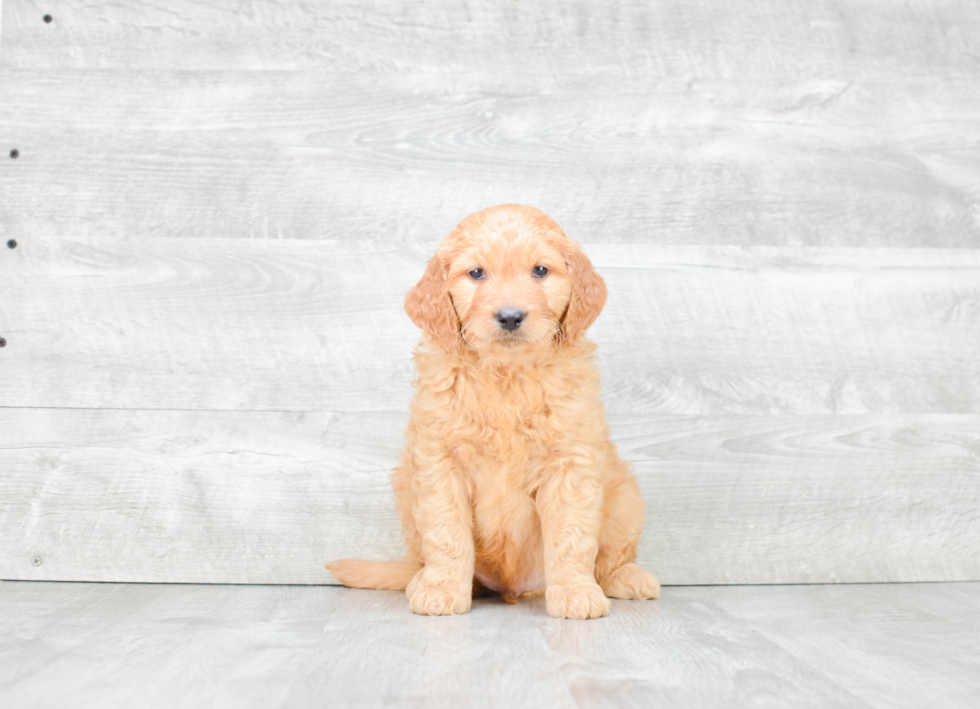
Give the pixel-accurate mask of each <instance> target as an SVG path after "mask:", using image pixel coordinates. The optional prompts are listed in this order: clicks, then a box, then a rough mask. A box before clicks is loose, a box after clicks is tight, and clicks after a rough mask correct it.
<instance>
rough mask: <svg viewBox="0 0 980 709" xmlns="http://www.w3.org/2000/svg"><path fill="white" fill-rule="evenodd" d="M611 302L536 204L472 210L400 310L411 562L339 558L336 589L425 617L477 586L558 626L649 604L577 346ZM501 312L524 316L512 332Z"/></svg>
mask: <svg viewBox="0 0 980 709" xmlns="http://www.w3.org/2000/svg"><path fill="white" fill-rule="evenodd" d="M535 267H538V272H537V274H536V273H535V270H534V269H535ZM541 268H546V269H547V273H545V274H544V275H540V271H541ZM474 269H480V271H475V270H474ZM481 271H482V273H481ZM471 274H475V275H477V276H481V275H482V278H474V275H471ZM605 300H606V287H605V283H604V282H603V280H602V278H601V277H600V276H599V275H598V274H597V273H596V272H595V269H594V268H593V267H592V264H591V263H590V262H589V260H588V258H587V257H586V256H585V254H584V253H583V252H582V250H581V248H580V247H579V246H578V244H576V243H575V242H574V241H572V240H570V239H569V238H568V237H567V236H565V233H564V232H563V231H562V230H561V228H560V227H559V226H558V225H557V224H555V222H553V221H552V220H551V219H550V218H549V217H547V216H546V215H545V214H544V213H542V212H540V211H539V210H537V209H534V208H531V207H523V206H519V205H503V206H500V207H491V208H490V209H485V210H483V211H481V212H477V213H475V214H471V215H470V216H469V217H467V218H466V219H464V220H463V221H462V222H461V223H460V224H459V226H458V227H457V228H456V230H455V231H453V232H452V234H450V235H449V237H447V238H446V239H445V240H444V241H443V242H442V243H441V244H440V245H439V247H438V249H437V250H436V255H435V256H434V257H433V259H432V260H431V261H430V263H429V265H428V267H427V269H426V272H425V274H424V275H423V277H422V280H421V281H420V282H419V283H418V285H416V286H415V288H413V289H412V290H411V291H410V292H409V294H408V296H407V297H406V302H405V308H406V310H407V312H408V314H409V316H410V317H411V318H412V320H413V321H414V322H415V323H416V324H417V325H418V326H419V327H421V328H422V330H423V331H424V333H425V334H424V336H423V339H422V343H421V345H420V347H419V349H418V350H417V352H416V355H415V364H416V369H417V373H418V379H417V381H416V384H415V386H416V390H417V393H416V396H415V400H414V401H413V403H412V407H411V418H410V421H409V424H408V428H407V430H406V432H405V434H406V439H407V445H406V447H405V451H404V452H403V454H402V457H401V462H400V464H399V465H398V467H397V468H396V469H395V471H394V473H393V474H392V481H393V483H394V488H395V496H396V498H397V500H398V508H399V511H400V512H401V518H402V528H403V531H404V534H405V540H406V546H407V554H406V560H405V561H403V562H383V563H377V562H368V561H360V560H355V559H342V560H339V561H335V562H333V563H331V564H329V565H328V567H327V568H329V569H330V570H331V571H332V572H333V574H334V575H335V576H336V577H337V578H338V579H339V580H340V581H341V582H342V583H344V584H346V585H348V586H354V587H358V588H389V589H406V593H407V596H408V600H409V604H410V606H411V608H412V610H413V611H415V612H416V613H422V614H426V615H451V614H456V613H466V612H467V611H469V609H470V604H471V598H472V594H473V590H474V579H476V581H477V582H479V584H481V585H482V586H485V587H487V588H489V589H492V590H494V591H498V592H499V593H500V594H501V595H502V596H503V597H504V599H505V600H508V601H513V600H515V599H516V598H517V597H519V596H521V595H524V594H529V593H533V592H537V591H539V590H540V589H542V588H543V589H544V593H545V599H546V606H547V610H548V613H549V614H550V615H552V616H555V617H559V618H597V617H600V616H603V615H606V614H607V612H608V610H609V602H608V600H607V597H610V598H657V597H658V595H659V591H660V584H659V583H658V582H657V579H656V578H655V577H654V576H653V575H652V574H650V573H649V572H647V571H645V570H644V569H642V568H640V567H639V566H637V565H636V564H635V563H634V561H635V559H636V546H637V541H638V539H639V536H640V528H641V525H642V523H643V499H642V497H641V496H640V491H639V488H638V486H637V484H636V480H635V479H634V478H633V476H632V474H631V473H630V471H629V469H628V467H627V465H626V464H625V463H624V462H623V461H622V460H621V459H620V458H619V456H618V455H617V454H616V449H615V447H614V446H613V445H612V444H611V443H610V442H609V432H608V429H607V427H606V420H605V414H604V411H603V407H602V404H601V403H600V401H599V373H598V370H597V368H596V366H595V363H594V361H593V353H594V350H595V346H594V345H593V344H592V343H591V342H589V341H588V340H586V339H585V337H584V332H585V330H586V328H588V326H589V325H590V324H591V323H592V322H593V321H594V320H595V318H596V317H597V316H598V314H599V312H600V311H601V309H602V307H603V305H604V304H605ZM507 308H511V309H519V310H521V311H523V312H524V313H525V317H524V320H523V321H522V322H521V324H520V327H518V328H517V329H516V330H514V331H512V332H510V331H507V330H506V329H504V328H503V327H501V324H500V322H498V319H497V313H498V312H499V311H500V310H501V309H507Z"/></svg>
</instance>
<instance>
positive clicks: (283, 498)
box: [0, 409, 980, 584]
mask: <svg viewBox="0 0 980 709" xmlns="http://www.w3.org/2000/svg"><path fill="white" fill-rule="evenodd" d="M405 422H406V417H405V415H403V414H387V415H378V414H318V413H274V412H187V411H183V412H181V411H110V410H77V409H76V410H66V409H52V410H45V409H0V431H3V441H5V442H4V443H3V444H2V445H0V466H2V469H3V470H4V475H3V476H2V477H0V499H2V500H4V504H3V505H2V506H0V529H2V530H4V533H3V535H2V537H0V539H2V542H0V578H9V579H35V580H42V579H55V580H89V581H131V580H141V581H167V582H208V583H215V582H218V583H307V584H308V583H334V582H335V581H334V580H333V579H332V577H331V576H330V575H329V573H328V572H327V571H326V570H324V569H323V564H324V563H325V562H327V561H330V560H332V559H335V558H341V557H350V556H357V557H361V558H373V559H379V560H382V559H398V558H402V557H403V553H404V546H403V542H402V537H401V530H400V524H399V521H398V518H397V513H396V511H395V505H394V501H393V499H392V493H391V488H390V485H389V482H388V475H387V473H388V470H389V469H390V468H391V467H393V466H394V465H395V463H396V462H397V456H398V452H399V450H400V448H401V445H402V435H401V430H402V428H403V427H404V424H405ZM611 424H612V435H613V440H614V441H615V442H616V443H617V444H618V445H619V447H620V451H621V453H622V454H623V456H624V457H625V458H626V459H628V460H630V461H632V463H633V467H634V469H635V471H636V474H637V477H638V478H639V480H640V484H641V488H642V490H643V494H644V497H645V499H646V501H647V518H648V520H647V523H646V525H645V529H644V536H643V538H642V540H641V545H640V560H641V562H642V563H643V564H644V565H645V566H646V567H647V568H649V569H651V570H652V571H654V572H655V573H657V575H658V576H659V577H660V578H661V580H662V581H664V582H665V583H668V584H678V583H680V584H690V583H699V584H703V583H775V582H794V583H806V582H828V581H834V582H867V581H926V580H967V579H978V578H980V554H978V551H980V518H978V516H977V509H980V417H978V416H976V415H972V416H813V417H789V416H780V417H760V416H722V417H696V418H690V417H688V418H684V417H657V416H637V415H630V416H620V417H614V418H613V419H612V422H611ZM35 557H37V558H39V559H40V564H39V565H34V564H33V563H32V560H34V559H35Z"/></svg>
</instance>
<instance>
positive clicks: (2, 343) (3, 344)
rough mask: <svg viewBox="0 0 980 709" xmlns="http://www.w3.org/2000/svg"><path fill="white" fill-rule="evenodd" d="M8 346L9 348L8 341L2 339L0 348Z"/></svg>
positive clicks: (0, 339)
mask: <svg viewBox="0 0 980 709" xmlns="http://www.w3.org/2000/svg"><path fill="white" fill-rule="evenodd" d="M6 346H7V340H6V339H5V338H3V337H0V347H6Z"/></svg>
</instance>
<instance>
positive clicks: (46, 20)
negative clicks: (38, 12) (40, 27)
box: [41, 15, 54, 24]
mask: <svg viewBox="0 0 980 709" xmlns="http://www.w3.org/2000/svg"><path fill="white" fill-rule="evenodd" d="M41 19H42V20H44V21H45V22H47V23H48V24H51V20H53V19H54V18H53V17H51V15H45V16H44V17H42V18H41Z"/></svg>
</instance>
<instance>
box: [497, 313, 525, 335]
mask: <svg viewBox="0 0 980 709" xmlns="http://www.w3.org/2000/svg"><path fill="white" fill-rule="evenodd" d="M525 315H527V313H525V312H524V311H523V310H517V309H516V308H503V309H502V310H498V311H497V323H498V324H499V325H500V327H502V328H503V329H504V330H507V332H513V331H514V330H516V329H517V328H519V327H520V326H521V323H522V322H524V316H525Z"/></svg>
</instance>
